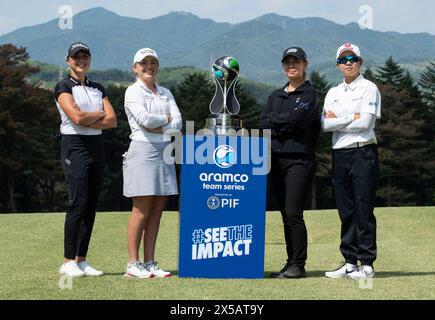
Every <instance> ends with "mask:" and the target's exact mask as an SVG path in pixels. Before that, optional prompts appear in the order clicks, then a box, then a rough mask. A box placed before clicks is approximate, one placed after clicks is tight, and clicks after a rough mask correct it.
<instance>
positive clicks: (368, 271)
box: [349, 265, 375, 280]
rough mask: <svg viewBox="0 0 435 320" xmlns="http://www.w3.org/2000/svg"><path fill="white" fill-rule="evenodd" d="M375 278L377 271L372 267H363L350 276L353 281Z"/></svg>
mask: <svg viewBox="0 0 435 320" xmlns="http://www.w3.org/2000/svg"><path fill="white" fill-rule="evenodd" d="M374 277H375V270H374V269H373V267H372V266H368V265H362V266H361V267H359V269H358V270H357V271H354V272H352V273H350V274H349V278H351V279H353V280H363V279H368V278H374Z"/></svg>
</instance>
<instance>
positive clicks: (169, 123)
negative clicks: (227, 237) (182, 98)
mask: <svg viewBox="0 0 435 320" xmlns="http://www.w3.org/2000/svg"><path fill="white" fill-rule="evenodd" d="M158 71H159V58H158V56H157V53H156V52H155V51H154V50H153V49H150V48H143V49H140V50H138V51H137V52H136V54H135V56H134V60H133V72H134V73H135V74H136V82H135V83H134V84H132V85H131V86H129V87H128V88H127V90H126V92H125V112H126V114H127V118H128V122H129V124H130V129H131V135H130V139H131V143H130V147H129V149H128V152H127V153H126V154H125V155H124V163H123V175H124V195H125V196H126V197H131V198H132V200H133V209H132V213H131V217H130V220H129V223H128V230H127V238H128V239H127V240H128V255H129V261H128V263H127V268H126V272H125V276H127V277H138V278H150V277H169V276H171V273H170V272H167V271H164V270H162V269H160V267H159V265H158V264H157V262H156V261H155V260H154V252H155V245H156V239H157V233H158V230H159V226H160V218H161V215H162V211H163V210H164V208H165V206H166V202H167V199H168V195H173V194H177V193H178V187H177V178H176V174H175V165H174V164H173V163H172V164H170V163H167V162H168V161H167V160H168V159H164V157H163V151H164V149H165V148H166V146H168V145H169V144H170V142H171V141H170V138H169V136H166V135H165V134H164V131H165V130H167V129H178V130H181V126H182V119H181V114H180V111H179V110H178V107H177V104H176V103H175V100H174V97H173V96H172V94H171V92H170V91H169V90H168V89H166V88H164V87H161V86H159V85H158V84H157V82H156V78H157V74H158ZM169 160H170V159H169ZM141 238H143V247H144V248H143V249H144V260H143V261H141V260H139V246H140V242H141Z"/></svg>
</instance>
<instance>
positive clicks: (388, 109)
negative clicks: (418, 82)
mask: <svg viewBox="0 0 435 320" xmlns="http://www.w3.org/2000/svg"><path fill="white" fill-rule="evenodd" d="M379 90H380V91H381V95H382V119H381V122H380V124H378V125H377V129H376V136H377V138H378V145H379V156H380V186H379V189H378V192H377V196H378V198H381V199H382V201H383V204H384V205H387V206H398V205H415V204H418V203H419V188H420V183H421V181H420V180H421V178H422V173H421V172H422V170H423V167H424V163H423V162H422V157H423V155H424V154H425V152H426V146H425V141H424V139H423V132H422V128H423V125H424V120H423V119H421V117H418V116H417V113H416V111H415V110H413V109H412V108H409V107H408V106H407V105H406V103H405V102H406V101H409V100H410V93H409V92H407V91H405V90H397V88H396V87H393V86H391V85H380V86H379Z"/></svg>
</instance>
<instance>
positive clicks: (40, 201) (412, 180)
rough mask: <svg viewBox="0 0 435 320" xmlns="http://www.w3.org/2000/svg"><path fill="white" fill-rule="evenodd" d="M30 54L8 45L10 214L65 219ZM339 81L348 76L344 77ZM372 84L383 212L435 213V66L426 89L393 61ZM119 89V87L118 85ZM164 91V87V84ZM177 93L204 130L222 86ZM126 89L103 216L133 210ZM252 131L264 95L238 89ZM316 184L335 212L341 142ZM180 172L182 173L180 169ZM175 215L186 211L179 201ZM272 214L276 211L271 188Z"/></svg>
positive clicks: (2, 58) (189, 82)
mask: <svg viewBox="0 0 435 320" xmlns="http://www.w3.org/2000/svg"><path fill="white" fill-rule="evenodd" d="M28 61H29V55H28V53H27V52H26V50H25V48H17V47H15V46H14V45H12V44H5V45H1V46H0V212H2V213H10V212H59V211H60V212H62V211H64V210H65V208H66V205H67V195H66V189H65V183H64V177H63V173H62V169H61V165H60V135H59V125H60V116H59V114H58V111H57V110H56V107H55V104H54V96H53V92H52V91H50V90H47V89H44V88H42V87H41V86H40V85H38V84H36V83H35V82H32V81H28V79H30V78H34V77H35V76H36V75H37V73H38V67H35V66H34V65H31V64H29V63H28ZM337 72H338V71H337ZM364 76H365V77H366V78H367V79H369V80H371V81H373V82H375V83H376V84H377V85H378V87H379V89H380V91H381V95H382V118H381V119H380V121H378V122H377V124H376V133H377V137H378V146H379V156H380V181H379V189H378V192H377V199H376V206H429V205H434V204H435V137H434V136H435V130H434V128H435V93H434V92H435V63H433V62H430V63H429V65H428V66H427V68H426V69H425V71H424V72H423V73H422V74H421V76H420V78H419V79H418V81H415V80H414V79H413V78H412V76H411V75H410V73H409V72H408V71H407V70H405V69H403V68H401V67H400V66H399V65H398V64H397V63H396V62H395V61H394V59H393V58H392V57H390V58H388V59H387V60H386V61H385V62H384V64H383V65H381V66H379V67H377V68H375V69H373V70H371V69H367V70H366V72H365V73H364ZM309 78H310V81H311V82H312V84H313V85H314V86H315V88H316V89H317V93H318V101H319V104H320V105H323V99H324V97H325V95H326V92H327V91H328V89H329V88H330V87H331V86H332V84H330V83H328V81H327V79H326V78H325V76H323V75H321V73H319V72H317V71H313V72H311V74H310V77H309ZM109 80H110V79H109ZM162 84H163V85H164V83H163V80H162ZM169 87H170V89H171V91H172V93H173V94H174V96H175V99H176V101H177V104H178V106H179V108H180V111H181V112H182V116H183V120H184V121H195V129H196V130H198V129H200V128H202V127H203V126H204V122H205V118H206V117H207V116H208V114H209V112H208V105H209V103H210V100H211V98H212V97H213V95H214V85H213V83H212V82H211V79H209V77H208V76H207V75H206V74H204V73H193V74H187V75H186V76H185V77H184V78H183V79H182V81H181V82H179V83H177V84H171V85H170V86H169ZM125 89H126V88H125V87H120V86H115V85H109V86H107V87H106V91H107V94H108V96H109V99H110V101H111V103H112V105H113V106H114V107H115V110H116V113H117V117H118V127H117V128H116V129H112V130H105V131H104V133H103V135H104V140H105V148H106V170H105V172H106V173H105V180H104V186H103V191H102V194H101V198H100V203H99V210H100V211H127V210H130V209H131V202H130V200H129V199H127V198H125V197H124V196H123V195H122V183H123V181H122V154H123V153H124V152H125V151H126V150H127V149H128V145H129V134H130V128H129V126H128V122H127V118H126V115H125V112H124V108H123V105H124V93H125ZM237 97H238V100H239V102H240V105H241V114H240V116H241V118H242V119H243V120H244V127H246V128H247V129H252V128H256V127H257V120H258V117H259V114H260V112H261V110H262V108H263V106H262V105H260V104H259V103H258V101H257V99H256V98H255V97H256V95H255V93H252V92H251V91H248V90H247V89H246V88H245V87H244V86H243V85H239V86H238V88H237ZM316 159H317V167H316V178H315V183H314V184H313V188H312V190H311V196H310V201H309V203H308V204H307V207H308V208H312V209H322V208H335V201H334V197H333V190H332V183H331V182H332V181H331V133H321V134H320V137H319V141H318V145H317V149H316ZM177 169H178V170H179V168H177ZM168 207H169V208H168V209H171V210H177V209H178V197H176V196H173V197H172V198H171V199H170V202H169V204H168ZM267 207H268V210H276V209H277V204H276V201H275V199H274V196H273V192H272V190H271V189H270V187H268V203H267Z"/></svg>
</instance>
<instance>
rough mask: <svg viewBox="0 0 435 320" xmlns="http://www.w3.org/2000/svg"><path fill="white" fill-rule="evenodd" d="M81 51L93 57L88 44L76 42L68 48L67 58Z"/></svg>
mask: <svg viewBox="0 0 435 320" xmlns="http://www.w3.org/2000/svg"><path fill="white" fill-rule="evenodd" d="M79 51H84V52H86V53H87V54H88V55H91V50H90V49H89V46H88V45H87V44H85V43H83V42H74V43H72V44H71V45H70V46H69V48H68V55H67V57H72V56H74V55H75V54H76V53H77V52H79Z"/></svg>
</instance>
